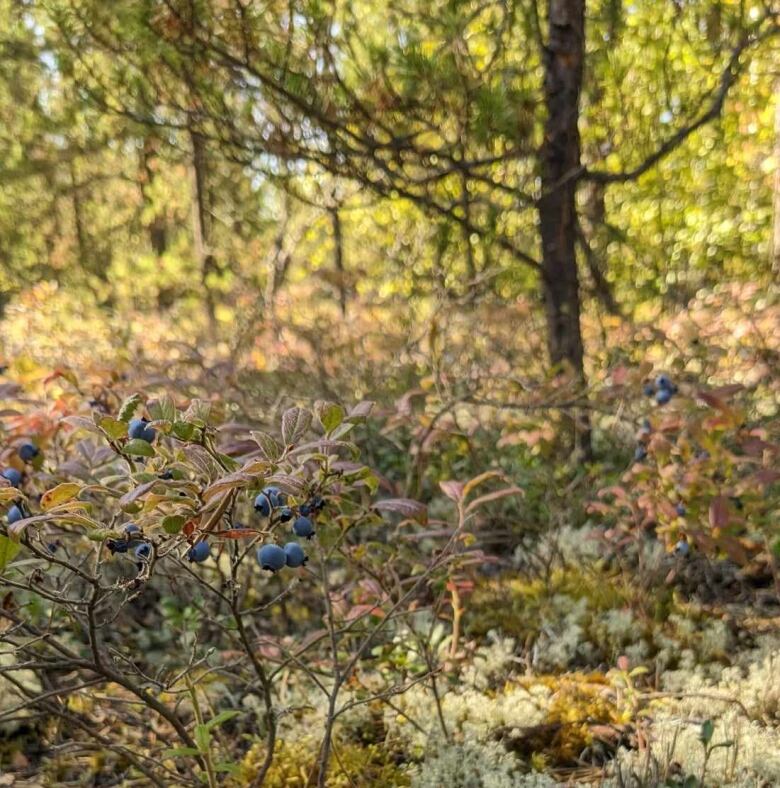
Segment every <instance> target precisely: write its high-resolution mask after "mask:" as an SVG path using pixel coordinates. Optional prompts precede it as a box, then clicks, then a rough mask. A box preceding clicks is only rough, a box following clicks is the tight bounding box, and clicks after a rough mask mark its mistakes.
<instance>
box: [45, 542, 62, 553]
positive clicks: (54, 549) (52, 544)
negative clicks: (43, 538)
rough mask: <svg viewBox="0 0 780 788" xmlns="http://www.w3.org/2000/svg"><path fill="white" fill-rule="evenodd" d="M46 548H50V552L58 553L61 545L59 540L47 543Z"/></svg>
mask: <svg viewBox="0 0 780 788" xmlns="http://www.w3.org/2000/svg"><path fill="white" fill-rule="evenodd" d="M46 549H47V550H48V551H49V552H50V553H52V554H53V553H56V552H57V550H58V549H59V545H58V544H57V542H49V544H47V545H46Z"/></svg>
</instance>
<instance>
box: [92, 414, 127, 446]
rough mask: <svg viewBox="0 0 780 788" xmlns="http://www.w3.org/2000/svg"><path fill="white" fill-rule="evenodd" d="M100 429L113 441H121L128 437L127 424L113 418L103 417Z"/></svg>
mask: <svg viewBox="0 0 780 788" xmlns="http://www.w3.org/2000/svg"><path fill="white" fill-rule="evenodd" d="M99 426H100V429H101V430H103V432H105V433H106V435H108V437H109V438H110V439H111V440H112V441H115V440H119V438H124V437H125V436H126V435H127V422H125V421H118V420H117V419H115V418H112V417H111V416H103V418H102V419H101V420H100V425H99Z"/></svg>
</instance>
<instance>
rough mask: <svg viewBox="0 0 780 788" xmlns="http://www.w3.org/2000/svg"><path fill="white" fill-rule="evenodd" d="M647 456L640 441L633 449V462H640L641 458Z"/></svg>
mask: <svg viewBox="0 0 780 788" xmlns="http://www.w3.org/2000/svg"><path fill="white" fill-rule="evenodd" d="M646 458H647V449H646V448H645V447H644V446H643V445H642V444H641V443H640V444H639V446H637V447H636V449H634V462H642V460H644V459H646Z"/></svg>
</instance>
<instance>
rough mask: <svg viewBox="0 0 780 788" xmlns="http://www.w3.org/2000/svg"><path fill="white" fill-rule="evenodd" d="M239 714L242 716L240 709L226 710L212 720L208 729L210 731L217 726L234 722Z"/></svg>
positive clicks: (208, 723) (207, 724)
mask: <svg viewBox="0 0 780 788" xmlns="http://www.w3.org/2000/svg"><path fill="white" fill-rule="evenodd" d="M239 714H241V712H240V711H239V710H238V709H226V710H225V711H221V712H220V713H219V714H217V716H216V717H214V718H213V719H210V720H209V721H208V722H207V723H206V727H207V728H208V729H209V730H213V729H214V728H216V727H217V726H219V725H222V723H223V722H227V721H228V720H232V719H233V717H237V716H238V715H239Z"/></svg>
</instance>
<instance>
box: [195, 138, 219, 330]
mask: <svg viewBox="0 0 780 788" xmlns="http://www.w3.org/2000/svg"><path fill="white" fill-rule="evenodd" d="M190 142H191V144H192V239H193V245H194V247H195V257H196V259H197V261H198V264H199V265H200V277H201V285H202V287H203V296H204V299H205V301H206V311H207V313H208V318H209V323H210V326H211V330H212V333H214V332H215V330H216V304H215V302H214V294H213V293H212V291H211V288H210V287H209V282H208V279H209V274H210V273H212V272H213V271H216V270H217V266H216V261H215V259H214V254H213V252H212V249H211V216H210V214H209V207H208V186H207V183H208V173H207V162H206V142H205V140H204V139H203V137H202V136H201V135H200V134H199V133H198V132H197V131H193V130H190Z"/></svg>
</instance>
